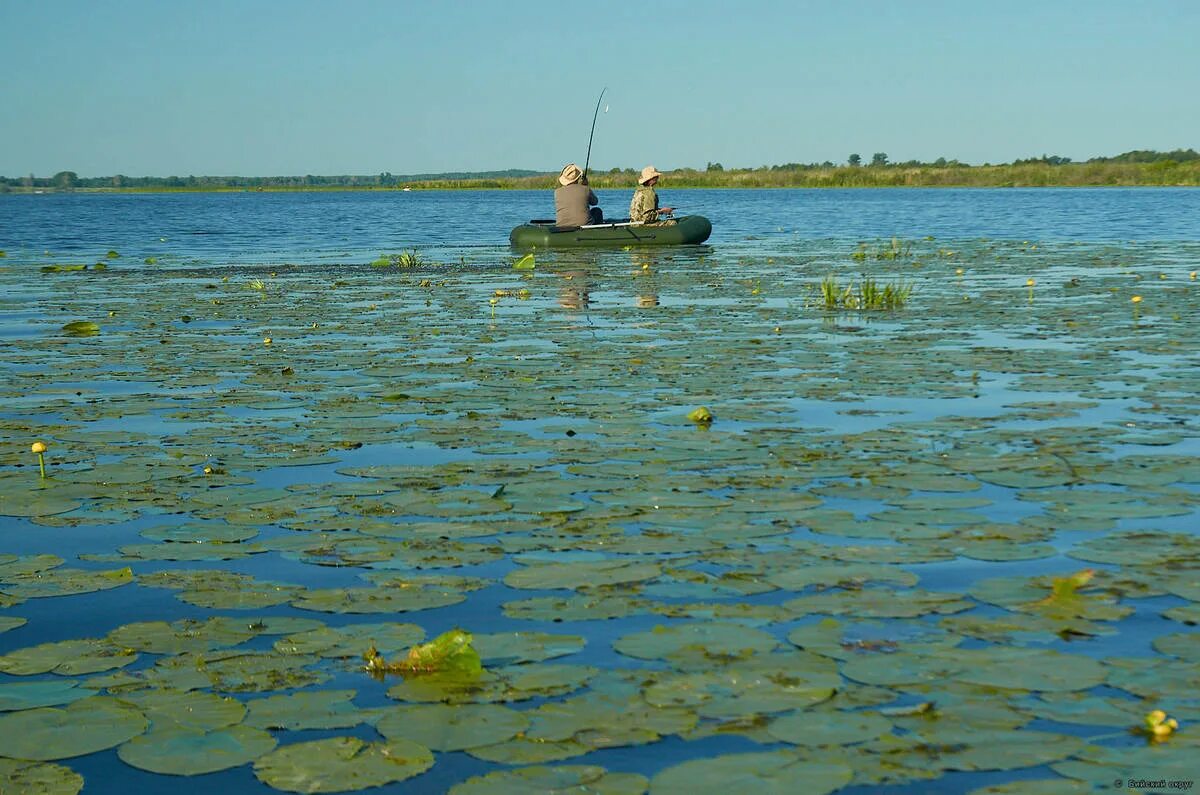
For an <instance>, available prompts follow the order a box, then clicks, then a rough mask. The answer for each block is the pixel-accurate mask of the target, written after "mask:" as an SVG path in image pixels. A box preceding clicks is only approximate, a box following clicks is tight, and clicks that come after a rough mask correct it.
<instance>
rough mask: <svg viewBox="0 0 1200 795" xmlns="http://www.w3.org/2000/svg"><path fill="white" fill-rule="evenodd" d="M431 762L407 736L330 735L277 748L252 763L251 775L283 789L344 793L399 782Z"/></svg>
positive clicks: (421, 771) (430, 755) (425, 751)
mask: <svg viewBox="0 0 1200 795" xmlns="http://www.w3.org/2000/svg"><path fill="white" fill-rule="evenodd" d="M432 766H433V754H431V753H430V752H429V749H428V748H425V747H423V746H420V745H417V744H416V743H414V742H410V741H408V740H399V739H398V740H389V741H387V742H383V743H368V742H365V741H363V740H360V739H358V738H357V737H330V738H328V739H325V740H313V741H311V742H304V743H294V744H291V745H285V746H283V747H282V748H277V749H275V750H274V751H272V752H271V753H269V754H267V755H266V756H264V757H262V758H260V759H259V760H258V761H257V762H255V763H254V775H255V776H257V777H258V780H259V781H261V782H263V783H264V784H266V785H267V786H269V787H272V788H274V789H278V790H283V791H285V792H345V791H346V790H348V789H367V788H369V787H382V786H384V785H385V784H393V783H395V782H397V781H404V780H405V779H409V778H412V777H413V776H416V775H418V774H420V773H424V772H425V771H426V770H428V769H429V768H430V767H432Z"/></svg>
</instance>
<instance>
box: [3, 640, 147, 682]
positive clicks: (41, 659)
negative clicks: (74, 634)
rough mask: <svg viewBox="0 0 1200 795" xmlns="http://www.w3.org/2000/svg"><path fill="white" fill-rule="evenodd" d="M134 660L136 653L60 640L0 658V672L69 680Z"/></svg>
mask: <svg viewBox="0 0 1200 795" xmlns="http://www.w3.org/2000/svg"><path fill="white" fill-rule="evenodd" d="M137 658H138V655H137V653H136V652H135V651H133V650H132V649H126V648H121V647H119V646H115V645H113V644H112V643H109V642H107V641H103V640H95V639H90V638H86V639H80V640H64V641H58V642H56V643H42V644H39V645H37V646H27V647H25V648H23V649H17V650H16V651H13V652H10V653H8V654H6V655H4V656H3V657H0V671H3V672H5V673H9V674H14V675H16V676H30V675H32V674H44V673H49V672H53V673H56V674H62V675H64V676H73V675H77V674H90V673H96V672H98V671H108V670H111V669H113V668H123V667H125V666H126V665H129V664H131V663H133V662H134V661H136V660H137Z"/></svg>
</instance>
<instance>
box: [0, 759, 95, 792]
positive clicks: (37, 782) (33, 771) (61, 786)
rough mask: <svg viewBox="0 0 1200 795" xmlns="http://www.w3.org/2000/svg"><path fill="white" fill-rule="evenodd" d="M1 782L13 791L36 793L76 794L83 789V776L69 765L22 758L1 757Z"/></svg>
mask: <svg viewBox="0 0 1200 795" xmlns="http://www.w3.org/2000/svg"><path fill="white" fill-rule="evenodd" d="M0 782H4V785H5V788H6V789H7V788H8V787H11V788H12V791H13V792H22V793H24V792H28V793H36V795H76V793H78V792H79V791H80V790H82V789H83V776H81V775H79V774H78V773H76V772H75V771H74V770H72V769H71V768H69V767H63V766H62V765H55V764H52V763H49V762H25V761H22V760H20V759H0Z"/></svg>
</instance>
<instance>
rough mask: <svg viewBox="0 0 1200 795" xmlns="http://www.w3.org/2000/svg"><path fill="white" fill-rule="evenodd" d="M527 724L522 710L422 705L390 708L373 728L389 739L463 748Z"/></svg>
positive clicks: (513, 732)
mask: <svg viewBox="0 0 1200 795" xmlns="http://www.w3.org/2000/svg"><path fill="white" fill-rule="evenodd" d="M528 725H529V719H528V718H527V717H526V716H525V715H524V714H523V713H520V712H517V711H515V710H512V709H509V708H508V707H502V706H499V705H496V704H463V705H455V706H451V705H448V704H424V705H414V706H404V707H390V708H388V709H387V710H386V711H385V712H384V713H383V716H382V717H381V718H379V720H378V721H376V723H375V728H376V729H377V730H378V731H379V733H380V734H382V735H383V736H384V737H386V738H388V739H389V740H391V739H395V738H403V739H407V740H412V741H413V742H415V743H419V744H420V745H423V746H425V747H427V748H431V749H432V750H434V751H463V750H466V749H468V748H477V747H480V746H484V745H495V744H496V743H501V742H504V741H506V740H509V739H511V738H512V737H515V736H516V735H517V734H519V733H520V732H522V731H523V730H524V729H525V728H526V727H527V726H528Z"/></svg>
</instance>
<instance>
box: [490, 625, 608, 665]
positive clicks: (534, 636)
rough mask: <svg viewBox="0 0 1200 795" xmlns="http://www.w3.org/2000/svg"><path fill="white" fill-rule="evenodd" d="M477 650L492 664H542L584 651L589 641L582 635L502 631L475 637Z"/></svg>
mask: <svg viewBox="0 0 1200 795" xmlns="http://www.w3.org/2000/svg"><path fill="white" fill-rule="evenodd" d="M474 643H475V650H476V651H478V652H479V657H480V659H482V660H483V662H484V663H486V664H488V665H491V664H495V663H499V664H503V665H509V664H512V663H523V662H542V661H543V660H550V659H553V658H555V657H563V656H566V655H568V654H575V653H576V652H579V651H582V650H583V647H584V645H585V643H586V641H585V640H584V639H583V638H582V637H580V636H578V635H548V634H546V633H543V632H498V633H496V634H494V635H475V636H474Z"/></svg>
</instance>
